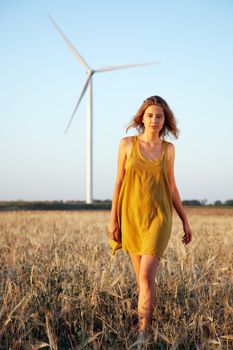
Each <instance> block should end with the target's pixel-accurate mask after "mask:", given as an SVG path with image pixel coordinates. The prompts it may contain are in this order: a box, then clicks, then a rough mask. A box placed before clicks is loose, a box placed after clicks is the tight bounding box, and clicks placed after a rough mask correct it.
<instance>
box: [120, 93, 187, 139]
mask: <svg viewBox="0 0 233 350" xmlns="http://www.w3.org/2000/svg"><path fill="white" fill-rule="evenodd" d="M151 105H159V106H161V107H162V108H163V111H164V114H165V120H164V124H163V128H162V129H161V130H160V132H159V136H160V137H162V138H163V139H164V136H165V135H168V134H169V133H171V134H172V135H173V136H174V137H175V138H176V139H178V137H179V133H180V130H179V129H178V128H177V126H176V118H175V116H174V113H173V112H172V110H171V108H170V107H169V106H168V104H167V102H166V101H165V100H164V99H163V98H162V97H160V96H151V97H148V98H147V99H146V100H145V101H144V102H143V103H142V105H141V107H140V108H139V110H138V112H137V113H136V114H135V115H134V116H133V118H132V120H131V122H130V123H129V125H128V127H127V128H126V133H127V131H128V130H129V129H130V128H136V130H137V131H138V133H139V134H142V133H143V132H144V130H145V126H144V124H143V122H142V117H143V115H144V112H145V110H146V109H147V107H149V106H151Z"/></svg>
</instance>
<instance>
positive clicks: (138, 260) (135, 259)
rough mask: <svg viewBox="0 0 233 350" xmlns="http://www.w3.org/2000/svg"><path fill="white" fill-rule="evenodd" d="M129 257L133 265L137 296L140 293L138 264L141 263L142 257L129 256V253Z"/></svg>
mask: <svg viewBox="0 0 233 350" xmlns="http://www.w3.org/2000/svg"><path fill="white" fill-rule="evenodd" d="M129 255H130V258H131V261H132V264H133V268H134V272H135V276H136V282H137V291H138V295H139V291H140V284H139V273H140V263H141V258H142V257H141V256H140V255H136V254H131V253H129Z"/></svg>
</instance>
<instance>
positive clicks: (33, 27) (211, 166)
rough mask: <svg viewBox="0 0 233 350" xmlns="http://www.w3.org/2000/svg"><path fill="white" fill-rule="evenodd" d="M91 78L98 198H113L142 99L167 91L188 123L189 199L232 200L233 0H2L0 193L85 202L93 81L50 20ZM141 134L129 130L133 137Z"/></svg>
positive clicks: (179, 176) (183, 158)
mask: <svg viewBox="0 0 233 350" xmlns="http://www.w3.org/2000/svg"><path fill="white" fill-rule="evenodd" d="M47 13H50V14H51V16H52V17H53V18H54V19H55V21H56V22H57V23H58V25H59V26H60V28H61V29H62V30H63V32H64V33H65V34H66V35H67V36H68V38H69V39H70V41H71V42H72V43H73V45H74V46H75V47H76V48H77V50H78V51H79V52H80V53H81V55H82V56H83V57H84V59H85V60H86V61H87V63H88V64H89V65H90V66H91V67H92V68H98V67H101V66H107V65H113V64H131V63H141V62H149V61H161V63H160V64H159V65H154V66H147V67H139V68H132V69H123V70H119V71H113V72H107V73H99V74H95V75H94V82H93V104H94V116H93V117H94V138H93V142H94V146H93V147H94V152H93V153H94V164H93V165H94V166H93V175H94V193H93V197H94V199H112V195H113V187H114V183H115V178H116V170H117V152H118V144H119V141H120V139H121V138H122V137H124V136H127V134H126V133H125V125H126V124H127V123H129V122H130V120H131V118H132V116H133V115H134V114H135V113H136V111H137V110H138V108H139V106H140V105H141V103H142V102H143V100H144V99H145V98H147V97H149V96H151V95H160V96H162V97H163V98H164V99H165V100H166V101H167V102H168V104H169V105H170V107H171V109H172V110H173V112H174V114H175V116H176V119H177V121H178V128H179V129H180V130H181V133H180V138H179V139H178V140H174V139H169V138H167V140H168V141H170V142H173V143H174V145H175V147H176V161H175V176H176V183H177V186H178V189H179V191H180V196H181V198H182V199H200V200H202V199H205V198H206V199H207V200H208V202H213V201H214V200H216V199H220V200H226V199H230V198H233V182H232V179H233V162H232V150H233V141H232V130H233V118H232V114H233V98H232V91H233V68H232V62H233V48H232V42H233V21H232V18H233V3H232V1H230V0H229V1H226V0H225V1H224V0H223V1H216V0H211V1H210V0H209V1H208V0H206V1H200V0H198V1H197V0H195V1H181V0H180V1H172V0H171V1H147V0H146V1H143V2H141V1H126V2H125V1H101V0H100V1H89V2H86V1H71V0H67V1H54V0H47V1H46V0H40V1H29V0H28V1H23V0H22V1H20V0H14V1H13V0H8V1H4V0H1V1H0V42H1V55H0V76H1V105H0V118H1V128H0V140H1V141H0V142H1V147H0V150H1V151H0V155H1V157H0V159H1V172H0V200H17V199H23V200H85V199H86V191H85V189H86V183H85V171H86V163H85V157H86V103H87V101H86V95H85V96H84V98H83V100H82V102H81V104H80V107H79V109H78V111H77V114H76V116H75V118H74V120H73V123H72V125H71V127H70V129H69V131H68V133H67V134H66V135H64V130H65V128H66V126H67V123H68V121H69V118H70V116H71V113H72V110H73V108H74V106H75V104H76V101H77V99H78V97H79V95H80V91H81V88H82V85H83V81H84V78H85V73H84V70H83V68H82V66H81V65H80V64H79V62H78V61H77V60H76V59H75V57H74V56H73V54H72V53H71V52H70V50H69V49H68V48H67V46H66V44H65V43H64V41H63V40H62V38H61V37H60V36H59V34H58V32H57V31H56V30H55V28H54V27H53V26H52V24H51V22H50V21H49V19H48V17H47ZM135 134H136V130H135V131H134V130H132V129H131V131H129V132H128V135H129V136H130V135H135Z"/></svg>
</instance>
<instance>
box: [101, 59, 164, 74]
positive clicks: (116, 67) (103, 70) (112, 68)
mask: <svg viewBox="0 0 233 350" xmlns="http://www.w3.org/2000/svg"><path fill="white" fill-rule="evenodd" d="M157 63H160V61H156V62H148V63H138V64H123V65H118V66H107V67H101V68H97V69H95V72H107V71H110V70H115V69H122V68H132V67H139V66H147V65H149V64H157Z"/></svg>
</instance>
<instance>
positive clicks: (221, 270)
mask: <svg viewBox="0 0 233 350" xmlns="http://www.w3.org/2000/svg"><path fill="white" fill-rule="evenodd" d="M186 212H187V215H188V218H189V222H190V225H191V228H192V231H193V239H192V242H191V244H189V245H187V246H184V245H183V244H182V243H181V237H182V235H183V231H182V225H181V222H180V220H179V218H178V217H177V215H176V214H175V213H174V216H173V228H172V234H171V239H170V241H169V245H168V247H167V250H166V251H165V254H164V258H163V259H162V261H161V263H160V266H159V270H158V273H157V282H158V301H157V310H156V312H155V314H154V320H153V326H154V329H155V338H154V339H155V342H154V344H152V345H151V346H150V347H148V348H150V349H171V350H181V349H199V350H202V349H210V350H212V349H226V350H228V349H229V350H230V349H231V350H232V349H233V330H232V324H233V317H232V316H233V288H232V287H233V272H232V271H233V268H232V262H233V258H232V257H233V240H232V235H233V209H212V208H211V209H202V208H200V209H195V208H193V209H191V208H187V209H186ZM109 214H110V212H109V211H95V212H94V211H75V212H68V211H67V212H59V211H57V212H32V211H31V212H30V211H29V212H28V211H22V212H4V213H1V214H0V259H1V264H0V279H1V285H0V286H1V290H0V301H1V304H0V307H1V310H0V349H1V350H2V349H12V350H14V349H16V350H21V349H26V350H29V349H32V350H36V349H41V348H50V349H58V350H60V349H61V350H63V349H76V350H78V349H127V348H128V346H129V345H130V344H131V343H132V342H133V341H134V340H135V336H136V331H137V290H136V282H135V276H134V272H133V268H132V265H131V262H130V258H129V256H128V254H127V253H126V252H123V251H117V253H116V255H115V256H111V251H110V248H109V247H108V245H107V238H108V237H107V223H108V220H109Z"/></svg>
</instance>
